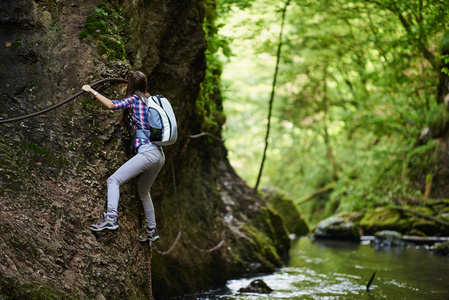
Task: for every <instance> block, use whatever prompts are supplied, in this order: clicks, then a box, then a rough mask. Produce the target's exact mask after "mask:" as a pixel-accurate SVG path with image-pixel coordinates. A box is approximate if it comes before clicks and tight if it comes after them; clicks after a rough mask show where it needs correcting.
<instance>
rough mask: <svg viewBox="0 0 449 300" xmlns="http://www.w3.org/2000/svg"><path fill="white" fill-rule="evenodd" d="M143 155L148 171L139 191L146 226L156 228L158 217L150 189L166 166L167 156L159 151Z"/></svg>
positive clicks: (143, 176) (144, 173)
mask: <svg viewBox="0 0 449 300" xmlns="http://www.w3.org/2000/svg"><path fill="white" fill-rule="evenodd" d="M142 155H144V156H145V159H146V161H147V169H146V170H145V171H144V172H143V173H142V176H141V177H140V180H139V185H138V191H139V196H140V199H141V200H142V205H143V209H144V212H145V219H146V226H147V227H149V228H155V227H156V217H155V214H154V206H153V201H152V199H151V195H150V189H151V186H152V185H153V183H154V180H155V179H156V177H157V174H159V171H160V170H161V168H162V166H163V165H164V162H165V155H164V152H163V151H162V150H159V149H154V150H150V151H146V152H143V153H142Z"/></svg>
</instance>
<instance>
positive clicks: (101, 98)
mask: <svg viewBox="0 0 449 300" xmlns="http://www.w3.org/2000/svg"><path fill="white" fill-rule="evenodd" d="M81 89H82V90H83V91H85V92H88V93H91V94H92V95H94V96H95V98H96V99H98V100H99V101H100V102H101V104H103V105H104V107H106V108H107V109H113V108H114V103H113V102H112V101H111V100H109V99H108V98H106V97H105V96H103V95H100V94H99V93H98V92H97V91H95V90H94V89H93V88H91V87H90V85H87V84H86V85H83V87H82V88H81Z"/></svg>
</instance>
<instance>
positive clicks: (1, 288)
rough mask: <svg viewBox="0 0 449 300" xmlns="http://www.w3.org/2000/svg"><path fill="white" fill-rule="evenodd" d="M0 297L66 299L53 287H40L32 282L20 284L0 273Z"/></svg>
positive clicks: (41, 299) (35, 299)
mask: <svg viewBox="0 0 449 300" xmlns="http://www.w3.org/2000/svg"><path fill="white" fill-rule="evenodd" d="M0 297H1V299H5V300H9V299H29V300H50V299H52V300H55V299H67V297H66V296H64V297H61V296H60V294H58V293H57V292H56V291H55V289H54V288H52V287H42V286H40V285H33V284H23V285H22V284H20V283H19V282H17V281H15V280H13V279H11V278H7V277H4V276H3V275H2V274H0Z"/></svg>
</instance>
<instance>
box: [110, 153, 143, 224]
mask: <svg viewBox="0 0 449 300" xmlns="http://www.w3.org/2000/svg"><path fill="white" fill-rule="evenodd" d="M144 153H145V152H144ZM144 153H139V154H136V155H135V156H134V157H133V158H131V159H130V160H128V161H127V162H126V163H125V164H123V165H122V166H121V167H120V168H119V169H118V170H117V171H115V173H114V174H112V176H111V177H109V179H108V211H107V214H108V215H109V216H111V217H112V216H116V215H117V208H118V202H119V199H120V185H122V184H123V183H124V182H126V181H128V180H129V179H131V178H134V177H136V176H137V175H139V174H140V173H142V172H144V171H145V170H146V169H147V168H148V167H149V163H148V159H147V158H146V156H145V155H144Z"/></svg>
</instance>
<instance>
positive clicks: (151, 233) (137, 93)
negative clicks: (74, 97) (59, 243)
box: [82, 71, 165, 242]
mask: <svg viewBox="0 0 449 300" xmlns="http://www.w3.org/2000/svg"><path fill="white" fill-rule="evenodd" d="M147 89H148V87H147V78H146V77H145V75H144V74H143V73H142V72H139V71H137V72H134V73H133V74H132V75H130V76H129V78H128V87H127V91H126V96H125V98H123V99H122V100H119V101H111V100H109V99H108V98H106V97H105V96H103V95H101V94H99V93H98V92H97V91H95V90H94V89H92V88H91V87H90V86H89V85H84V86H83V87H82V90H83V91H85V92H88V93H91V94H92V95H94V97H95V98H96V99H98V100H99V101H100V102H101V104H103V105H104V106H105V107H106V108H107V109H112V110H118V109H125V111H124V112H123V114H122V119H121V123H124V120H125V118H126V115H127V112H128V113H129V114H130V117H132V119H133V120H134V121H133V122H129V123H130V124H129V126H130V127H131V129H132V130H133V132H134V133H135V132H136V130H148V129H149V121H148V116H147V113H146V110H147V108H146V106H145V104H144V103H143V102H142V100H141V99H140V97H141V96H145V97H150V94H149V93H148V91H147ZM133 148H134V149H135V151H136V155H135V156H133V157H132V158H131V159H130V160H128V161H127V162H126V163H125V164H124V165H122V166H121V167H120V168H119V169H118V170H117V171H116V172H115V173H114V174H113V175H112V176H111V177H109V179H108V181H107V185H108V193H107V199H108V208H107V212H106V213H104V214H103V219H102V220H101V221H100V223H98V224H93V225H91V226H90V230H92V231H102V230H105V229H109V230H116V229H118V227H119V226H118V221H117V207H118V202H119V198H120V185H121V184H122V183H124V182H125V181H127V180H129V179H131V178H133V177H136V176H137V175H139V174H142V175H141V177H140V179H139V184H138V192H139V196H140V199H141V200H142V204H143V209H144V211H145V218H146V226H145V232H144V233H143V234H142V235H140V236H139V241H141V242H144V241H148V240H150V241H156V240H158V239H159V235H158V233H157V229H156V217H155V214H154V206H153V201H152V199H151V195H150V189H151V186H152V185H153V182H154V180H155V179H156V176H157V174H158V173H159V171H160V170H161V168H162V166H163V165H164V162H165V155H164V152H163V151H162V147H160V146H157V145H155V144H153V143H151V142H150V141H149V140H148V139H145V138H134V140H133Z"/></svg>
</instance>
